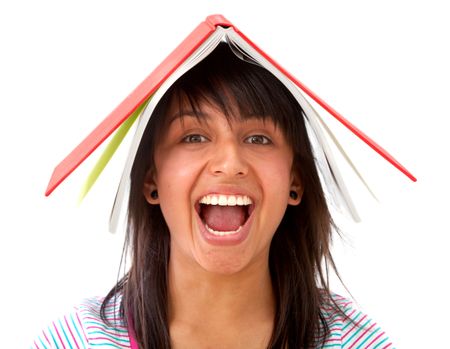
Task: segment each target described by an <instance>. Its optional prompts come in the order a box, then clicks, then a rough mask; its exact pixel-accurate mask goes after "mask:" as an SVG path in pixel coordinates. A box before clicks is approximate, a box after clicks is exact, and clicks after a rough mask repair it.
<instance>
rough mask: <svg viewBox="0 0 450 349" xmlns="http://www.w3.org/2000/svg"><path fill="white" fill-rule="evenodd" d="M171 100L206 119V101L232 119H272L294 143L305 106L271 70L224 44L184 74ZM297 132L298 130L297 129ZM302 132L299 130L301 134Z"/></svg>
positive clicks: (170, 95)
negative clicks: (296, 107) (241, 55)
mask: <svg viewBox="0 0 450 349" xmlns="http://www.w3.org/2000/svg"><path fill="white" fill-rule="evenodd" d="M166 97H167V98H168V100H169V101H170V103H176V104H178V108H179V110H180V111H181V110H184V109H186V108H188V109H189V111H190V112H193V114H194V115H195V116H196V117H197V118H198V119H199V120H201V121H202V120H203V115H202V112H201V105H202V104H205V103H206V104H209V105H211V106H213V107H215V108H217V109H219V110H220V111H221V112H222V113H223V114H224V115H225V116H226V117H227V119H228V120H229V121H231V120H232V119H238V120H245V119H250V118H258V119H263V120H266V119H270V120H271V121H273V123H274V124H275V126H276V127H280V128H281V129H282V131H283V133H284V134H285V136H286V138H287V141H288V142H289V143H290V144H291V145H294V144H295V141H294V135H295V130H296V129H297V128H298V127H296V125H298V120H293V117H299V118H301V117H302V115H301V109H300V108H299V109H297V110H294V109H293V106H296V105H298V104H297V103H296V102H295V99H294V97H293V96H292V94H291V93H290V92H289V91H288V90H287V88H286V87H285V86H284V85H283V84H282V83H281V82H280V81H279V80H278V79H277V78H276V77H275V76H274V75H273V74H272V73H270V72H269V71H267V70H266V69H264V68H262V67H260V66H259V65H256V64H249V63H248V62H245V61H243V60H241V59H240V58H238V57H237V56H236V55H235V54H234V53H233V52H232V51H231V49H230V48H229V46H228V44H226V43H221V44H219V46H218V47H217V48H216V49H215V50H214V51H213V52H212V53H211V54H210V55H209V56H208V57H206V58H205V59H204V60H203V61H202V62H200V63H199V64H197V65H196V66H194V67H193V68H192V69H191V70H189V71H188V72H187V73H186V74H184V75H183V76H182V77H180V78H179V79H178V80H177V81H176V82H175V84H174V85H172V87H171V88H170V89H169V91H168V92H167V96H166ZM293 131H294V132H293ZM297 134H298V133H297Z"/></svg>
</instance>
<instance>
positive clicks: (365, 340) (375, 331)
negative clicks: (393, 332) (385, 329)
mask: <svg viewBox="0 0 450 349" xmlns="http://www.w3.org/2000/svg"><path fill="white" fill-rule="evenodd" d="M379 331H380V328H379V327H377V328H376V329H375V330H374V331H371V333H370V334H369V335H368V336H367V337H366V339H364V340H363V341H362V342H361V344H360V345H358V346H357V347H356V348H355V349H364V348H363V347H362V346H363V345H364V343H366V342H367V341H368V340H369V339H370V338H372V337H373V335H374V334H375V333H377V332H379Z"/></svg>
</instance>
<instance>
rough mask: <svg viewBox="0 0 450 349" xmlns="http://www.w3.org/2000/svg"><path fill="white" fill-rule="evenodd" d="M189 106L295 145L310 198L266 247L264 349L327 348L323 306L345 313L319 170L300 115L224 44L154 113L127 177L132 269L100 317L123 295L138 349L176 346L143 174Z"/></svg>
mask: <svg viewBox="0 0 450 349" xmlns="http://www.w3.org/2000/svg"><path fill="white" fill-rule="evenodd" d="M186 100H187V101H188V102H189V103H190V104H191V106H192V108H193V110H194V111H196V110H198V108H199V104H200V103H201V102H205V101H206V102H208V103H212V104H213V105H215V106H217V107H219V108H220V109H221V110H222V111H223V112H224V114H225V115H226V116H227V117H229V118H232V117H238V118H242V119H245V118H246V117H249V116H252V117H254V116H255V115H257V116H258V117H261V118H269V119H271V120H273V121H274V122H275V124H276V125H277V126H278V127H280V128H281V130H282V131H283V133H284V135H285V137H286V139H287V140H288V143H289V144H290V145H291V147H292V149H293V152H294V162H293V164H294V165H293V166H294V170H295V171H297V173H298V174H299V178H300V180H301V183H302V185H303V187H304V193H303V197H302V201H301V203H300V205H298V206H288V208H287V210H286V212H285V215H284V217H283V219H282V221H281V223H280V225H279V227H278V229H277V231H276V233H275V235H274V237H273V239H272V242H271V246H270V253H269V268H270V275H271V279H272V287H273V291H274V295H275V298H276V314H275V319H274V327H273V333H272V337H271V339H270V343H269V346H268V347H269V348H278V349H282V348H311V347H317V346H321V344H323V342H324V340H325V338H326V337H327V335H328V334H329V327H328V325H327V322H326V320H325V317H324V314H323V312H322V311H321V309H322V308H321V307H322V306H323V305H324V303H327V304H331V305H332V306H333V307H335V308H336V310H337V311H340V310H339V309H338V306H337V305H336V304H335V303H334V302H333V301H332V297H331V294H330V290H329V286H328V271H329V269H333V270H334V271H335V272H336V274H337V270H336V267H335V264H334V262H333V258H332V256H331V253H330V244H331V236H332V231H333V227H334V224H333V221H332V219H331V215H330V212H329V210H328V206H327V202H326V200H325V197H324V193H323V189H322V186H321V183H320V180H319V176H318V173H317V170H316V166H315V160H314V157H313V153H312V150H311V145H310V142H309V139H308V135H307V131H306V128H305V124H304V116H303V110H302V109H301V107H300V105H299V104H298V102H297V101H296V100H295V99H294V97H293V96H292V94H291V93H290V92H289V91H288V90H287V89H286V87H285V86H284V85H283V84H282V83H281V82H280V81H279V80H278V79H277V78H276V77H274V76H273V75H272V74H271V73H269V72H268V71H267V70H265V69H263V68H262V67H260V66H258V65H255V64H251V63H247V62H244V61H242V60H241V59H239V58H237V57H236V56H235V55H234V54H233V53H232V52H231V50H230V49H229V48H228V46H227V45H226V44H220V45H219V46H218V48H216V49H215V50H214V51H213V53H211V54H210V55H209V56H208V57H207V58H205V59H204V60H203V61H202V62H200V63H199V64H198V65H196V66H195V67H194V68H192V69H191V70H190V71H189V72H187V73H186V74H185V75H183V76H182V77H181V78H180V79H179V80H177V81H176V82H175V84H174V85H172V86H171V88H170V89H169V90H168V92H167V93H166V94H165V95H164V96H163V98H162V99H161V100H160V102H159V103H158V105H157V107H156V108H155V110H154V112H153V115H152V117H151V119H150V121H149V124H148V125H147V128H146V130H145V133H144V136H143V138H142V141H141V144H140V146H139V149H138V152H137V155H136V159H135V161H134V165H133V168H132V172H131V186H130V197H129V206H128V229H127V238H126V243H127V244H128V245H129V247H130V248H131V267H130V269H129V271H128V273H127V274H126V275H125V276H124V277H123V278H122V279H121V280H120V281H119V282H118V283H117V285H116V286H115V287H114V288H113V289H112V290H111V291H110V293H109V294H108V295H107V297H106V299H105V301H104V303H103V307H102V310H104V306H105V305H106V303H107V302H108V301H110V300H111V298H113V297H114V296H115V295H118V294H121V295H122V301H121V302H122V303H121V310H122V315H125V314H127V315H128V316H130V315H131V320H132V321H133V323H134V329H135V332H136V339H137V341H138V343H139V345H140V348H141V349H163V348H170V343H171V341H170V333H169V323H168V287H167V281H168V276H167V270H168V263H169V258H170V232H169V229H168V227H167V224H166V222H165V220H164V217H163V215H162V212H161V209H160V207H159V206H158V205H150V204H148V203H147V201H146V200H145V198H144V195H143V186H144V180H145V175H146V173H147V172H148V171H149V170H151V169H153V168H154V159H153V153H154V149H155V146H156V144H157V143H158V139H159V137H161V136H162V135H163V134H164V132H163V131H164V129H165V127H166V124H165V121H166V119H165V117H166V112H167V109H168V106H169V105H170V104H171V103H174V102H175V103H177V102H179V103H180V106H181V103H186ZM230 105H235V106H237V108H238V111H239V113H238V114H239V115H237V116H236V115H235V114H236V113H233V111H232V110H230ZM199 117H201V116H199ZM330 300H331V302H330ZM102 314H103V317H104V318H105V316H104V312H102ZM124 318H125V317H124Z"/></svg>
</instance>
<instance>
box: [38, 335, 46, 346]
mask: <svg viewBox="0 0 450 349" xmlns="http://www.w3.org/2000/svg"><path fill="white" fill-rule="evenodd" d="M39 342H41V344H42V347H43V348H44V349H47V346H46V345H45V343H44V342H43V341H42V337H39Z"/></svg>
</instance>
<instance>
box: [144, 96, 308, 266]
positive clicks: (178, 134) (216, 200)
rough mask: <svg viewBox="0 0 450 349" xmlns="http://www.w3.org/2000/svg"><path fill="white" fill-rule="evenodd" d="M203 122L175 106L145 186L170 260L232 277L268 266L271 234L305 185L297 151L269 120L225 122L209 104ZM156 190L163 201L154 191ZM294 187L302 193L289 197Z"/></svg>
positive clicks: (190, 112)
mask: <svg viewBox="0 0 450 349" xmlns="http://www.w3.org/2000/svg"><path fill="white" fill-rule="evenodd" d="M200 113H201V116H202V117H201V118H200V120H199V118H197V117H196V116H195V114H194V112H193V110H191V109H190V108H188V107H186V109H185V110H179V107H178V105H176V103H172V105H171V107H170V108H169V112H168V115H167V117H168V118H169V120H170V121H169V124H168V126H167V129H166V131H165V133H164V135H163V136H162V137H159V139H160V141H159V144H158V145H157V146H156V149H155V167H156V171H155V172H154V173H148V174H147V179H146V185H145V188H144V191H145V196H146V198H147V200H148V201H149V202H150V203H151V204H158V203H159V204H160V206H161V210H162V213H163V215H164V218H165V220H166V222H167V225H168V227H169V230H170V234H171V257H170V258H171V260H172V259H173V258H176V259H177V260H178V261H180V262H182V263H189V264H192V263H193V264H194V265H196V266H200V267H202V268H203V269H204V270H207V271H210V272H215V273H220V274H232V273H236V272H239V271H241V270H243V269H245V268H247V267H249V266H250V265H252V264H253V265H254V264H255V263H262V264H263V265H265V266H268V254H269V247H270V243H271V240H272V237H273V235H274V233H275V231H276V229H277V227H278V225H279V223H280V221H281V219H282V218H283V215H284V213H285V210H286V207H287V205H288V204H294V205H295V204H298V203H299V202H300V197H301V187H300V183H299V181H298V179H297V178H296V177H297V176H295V175H294V174H293V171H292V163H293V153H292V150H291V147H290V146H289V145H288V143H287V141H286V139H285V137H284V135H283V133H282V131H281V130H280V129H279V128H276V127H275V125H274V123H273V122H272V121H271V120H270V119H266V120H265V121H264V120H262V119H257V118H250V119H247V120H240V119H239V117H237V118H231V119H228V120H227V118H226V116H225V115H224V114H223V112H222V111H221V110H220V109H218V108H216V107H214V106H212V105H209V104H206V103H203V104H201V105H200ZM153 189H157V190H158V199H154V198H151V196H150V192H151V190H153ZM290 190H295V191H296V192H297V193H298V194H299V195H298V196H299V198H298V199H297V200H293V199H292V198H290V197H289V192H290Z"/></svg>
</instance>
